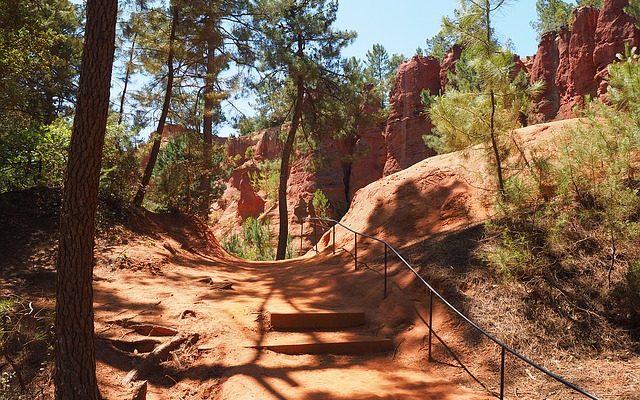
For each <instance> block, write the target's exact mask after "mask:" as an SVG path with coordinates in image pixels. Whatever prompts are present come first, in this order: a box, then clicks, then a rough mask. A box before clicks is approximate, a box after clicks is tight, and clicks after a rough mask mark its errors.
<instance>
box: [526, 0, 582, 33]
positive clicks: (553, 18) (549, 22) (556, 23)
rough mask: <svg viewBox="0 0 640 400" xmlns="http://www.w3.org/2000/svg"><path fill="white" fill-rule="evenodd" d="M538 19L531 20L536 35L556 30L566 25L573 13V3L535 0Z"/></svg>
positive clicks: (556, 0)
mask: <svg viewBox="0 0 640 400" xmlns="http://www.w3.org/2000/svg"><path fill="white" fill-rule="evenodd" d="M536 11H537V13H538V19H537V20H536V21H533V22H531V26H532V27H533V29H535V30H536V32H538V37H540V36H542V35H543V34H545V33H547V32H553V31H557V30H559V29H560V28H562V27H564V26H568V25H569V22H570V20H571V17H572V13H573V5H571V4H569V3H567V2H565V1H563V0H537V1H536Z"/></svg>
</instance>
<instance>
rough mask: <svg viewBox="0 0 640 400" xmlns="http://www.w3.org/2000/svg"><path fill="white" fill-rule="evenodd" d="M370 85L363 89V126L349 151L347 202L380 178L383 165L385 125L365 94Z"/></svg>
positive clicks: (377, 106)
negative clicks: (349, 165)
mask: <svg viewBox="0 0 640 400" xmlns="http://www.w3.org/2000/svg"><path fill="white" fill-rule="evenodd" d="M372 89H373V85H367V86H365V88H364V90H365V93H367V95H365V102H364V103H365V104H363V105H362V107H361V111H362V114H363V116H364V118H363V122H362V123H361V124H360V125H359V126H358V127H357V131H356V137H355V143H354V144H353V149H352V150H351V167H350V171H349V180H348V182H345V183H346V191H347V193H346V195H347V197H348V199H349V201H351V199H352V198H353V196H354V194H355V193H356V192H357V191H358V190H360V189H362V188H363V187H365V186H367V185H368V184H370V183H371V182H375V181H377V180H378V179H380V178H382V173H383V170H384V163H385V160H386V147H385V143H384V129H385V126H386V121H385V120H383V119H382V118H381V117H380V112H381V111H382V105H381V104H380V103H379V102H378V101H377V99H375V98H370V97H369V96H368V93H369V92H370V91H371V90H372Z"/></svg>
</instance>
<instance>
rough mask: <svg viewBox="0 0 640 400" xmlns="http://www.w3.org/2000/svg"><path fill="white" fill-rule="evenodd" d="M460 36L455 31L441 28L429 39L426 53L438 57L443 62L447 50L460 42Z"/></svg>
mask: <svg viewBox="0 0 640 400" xmlns="http://www.w3.org/2000/svg"><path fill="white" fill-rule="evenodd" d="M458 40H459V36H458V35H456V34H455V32H451V31H446V30H445V29H441V30H440V31H439V32H438V33H436V34H435V36H433V37H432V38H430V39H427V47H426V53H427V55H428V56H431V57H434V58H436V59H438V61H440V62H442V60H444V56H445V55H446V54H447V52H448V51H449V50H450V49H451V48H452V47H453V46H454V45H455V44H456V43H458Z"/></svg>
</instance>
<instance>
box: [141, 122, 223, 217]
mask: <svg viewBox="0 0 640 400" xmlns="http://www.w3.org/2000/svg"><path fill="white" fill-rule="evenodd" d="M211 157H212V158H211V164H210V165H212V166H214V170H213V171H211V188H212V191H211V196H212V197H213V198H219V197H220V196H221V195H222V193H223V192H224V189H225V186H224V184H223V183H222V179H223V178H225V177H226V176H227V175H228V171H227V170H226V169H225V165H224V163H223V159H224V150H223V148H222V147H214V149H213V151H212V155H211ZM204 165H205V160H204V152H203V145H202V137H201V136H200V135H198V134H196V133H195V132H191V131H187V132H185V133H182V134H180V135H177V136H175V137H174V138H171V139H170V140H169V141H168V143H167V144H166V145H165V146H164V147H163V148H162V149H161V150H160V154H159V155H158V160H157V164H156V167H155V169H154V171H153V178H154V179H153V182H154V183H153V185H152V186H151V187H150V191H149V193H148V196H147V197H148V201H149V204H152V205H154V206H155V207H156V208H160V209H171V210H182V211H184V212H187V213H197V212H198V210H199V204H200V201H201V196H203V193H202V190H201V171H202V170H203V168H204Z"/></svg>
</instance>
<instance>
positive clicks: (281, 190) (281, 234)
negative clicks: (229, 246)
mask: <svg viewBox="0 0 640 400" xmlns="http://www.w3.org/2000/svg"><path fill="white" fill-rule="evenodd" d="M296 91H297V93H296V103H295V106H294V110H293V119H292V120H291V126H290V127H289V132H288V133H287V140H286V141H285V143H284V147H283V149H282V161H281V163H280V184H279V186H278V217H279V218H280V225H279V229H278V250H277V252H276V260H284V258H285V257H286V255H287V239H288V238H289V212H288V210H287V184H288V181H289V159H290V158H291V153H292V152H293V144H294V142H295V139H296V131H297V130H298V125H299V124H300V118H301V117H302V102H303V100H304V82H303V81H302V79H301V78H298V83H297V89H296Z"/></svg>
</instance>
